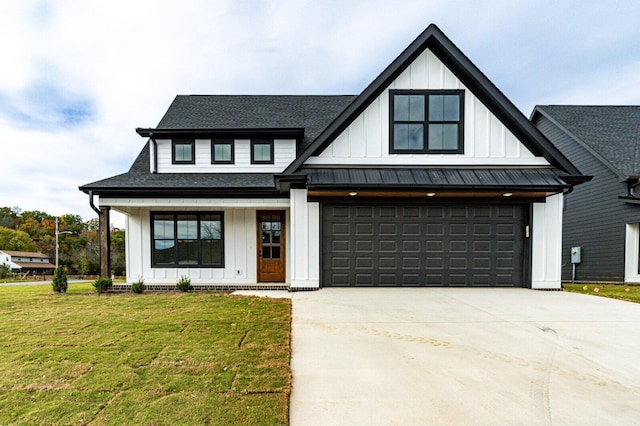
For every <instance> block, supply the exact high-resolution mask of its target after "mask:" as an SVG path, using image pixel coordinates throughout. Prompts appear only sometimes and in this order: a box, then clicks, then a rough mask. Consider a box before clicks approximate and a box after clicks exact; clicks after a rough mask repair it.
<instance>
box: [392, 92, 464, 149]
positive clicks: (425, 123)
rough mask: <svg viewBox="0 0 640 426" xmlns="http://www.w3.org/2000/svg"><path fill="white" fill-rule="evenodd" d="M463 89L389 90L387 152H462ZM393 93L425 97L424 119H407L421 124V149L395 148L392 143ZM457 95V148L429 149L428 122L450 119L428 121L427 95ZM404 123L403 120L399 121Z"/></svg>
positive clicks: (438, 122) (440, 122) (435, 122)
mask: <svg viewBox="0 0 640 426" xmlns="http://www.w3.org/2000/svg"><path fill="white" fill-rule="evenodd" d="M464 93H465V92H464V90H389V154H464ZM395 95H414V96H415V95H420V96H423V97H424V99H425V104H424V121H420V122H418V121H407V123H420V124H422V125H423V141H424V148H423V149H396V148H395V145H394V142H395V141H394V124H395V123H396V121H395V120H394V105H395ZM431 95H458V97H459V99H460V110H459V112H458V113H459V117H458V121H457V124H458V148H457V149H429V124H443V123H444V124H447V123H454V122H452V121H429V96H431ZM400 123H405V121H400Z"/></svg>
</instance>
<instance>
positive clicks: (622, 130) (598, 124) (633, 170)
mask: <svg viewBox="0 0 640 426" xmlns="http://www.w3.org/2000/svg"><path fill="white" fill-rule="evenodd" d="M538 115H541V116H544V117H545V118H547V119H548V120H550V121H551V122H552V123H553V124H555V125H556V126H557V127H558V128H559V129H560V130H562V131H563V132H565V133H566V134H567V135H568V136H569V137H571V138H572V139H573V140H575V141H576V142H577V143H579V144H580V145H582V146H583V147H584V148H585V149H587V150H588V151H589V152H591V153H592V154H593V155H594V156H595V157H596V158H598V159H599V160H600V161H601V162H602V163H603V164H604V165H605V166H607V167H608V168H609V169H610V170H611V171H613V172H614V173H615V174H617V175H618V176H619V177H620V179H622V180H624V179H627V178H629V177H639V176H640V106H595V105H537V106H536V107H535V108H534V110H533V113H532V114H531V121H532V122H534V123H535V120H536V118H537V116H538Z"/></svg>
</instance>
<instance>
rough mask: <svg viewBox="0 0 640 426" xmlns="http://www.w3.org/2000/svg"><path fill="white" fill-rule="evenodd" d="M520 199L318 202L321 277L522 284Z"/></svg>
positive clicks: (330, 282)
mask: <svg viewBox="0 0 640 426" xmlns="http://www.w3.org/2000/svg"><path fill="white" fill-rule="evenodd" d="M524 218H525V206H521V205H469V206H453V205H452V206H431V205H429V206H425V205H396V206H389V205H362V204H323V206H322V273H323V275H322V283H323V286H325V287H343V286H363V287H370V286H438V287H441V286H480V287H481V286H486V287H491V286H505V287H522V286H523V262H524V238H525V235H524V233H525V231H524V224H525V220H524Z"/></svg>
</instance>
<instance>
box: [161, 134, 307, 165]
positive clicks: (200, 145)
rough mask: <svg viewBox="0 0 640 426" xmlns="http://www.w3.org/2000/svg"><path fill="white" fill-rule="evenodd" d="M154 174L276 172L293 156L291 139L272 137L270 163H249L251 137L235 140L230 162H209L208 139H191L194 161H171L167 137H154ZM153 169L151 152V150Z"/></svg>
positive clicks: (294, 150)
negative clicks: (187, 162) (193, 145)
mask: <svg viewBox="0 0 640 426" xmlns="http://www.w3.org/2000/svg"><path fill="white" fill-rule="evenodd" d="M156 143H157V146H158V164H157V172H158V173H280V172H282V171H283V170H284V169H285V168H286V167H287V166H288V165H289V164H290V163H291V162H292V161H293V160H294V159H295V158H296V141H295V139H275V140H274V142H273V143H274V146H273V154H274V162H273V164H251V140H250V139H235V142H234V164H211V139H196V140H195V155H196V158H195V164H172V162H171V139H158V140H157V141H156ZM150 160H151V162H152V163H151V164H152V168H153V152H151V159H150Z"/></svg>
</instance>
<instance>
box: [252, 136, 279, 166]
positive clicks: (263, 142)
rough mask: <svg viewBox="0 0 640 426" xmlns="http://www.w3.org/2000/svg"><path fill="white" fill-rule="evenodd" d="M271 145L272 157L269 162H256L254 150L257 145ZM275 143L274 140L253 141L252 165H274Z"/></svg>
mask: <svg viewBox="0 0 640 426" xmlns="http://www.w3.org/2000/svg"><path fill="white" fill-rule="evenodd" d="M267 144H268V145H269V146H270V156H271V158H270V159H269V161H260V160H259V161H256V160H254V149H255V146H256V145H267ZM273 146H274V141H273V139H251V164H274V147H273Z"/></svg>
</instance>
